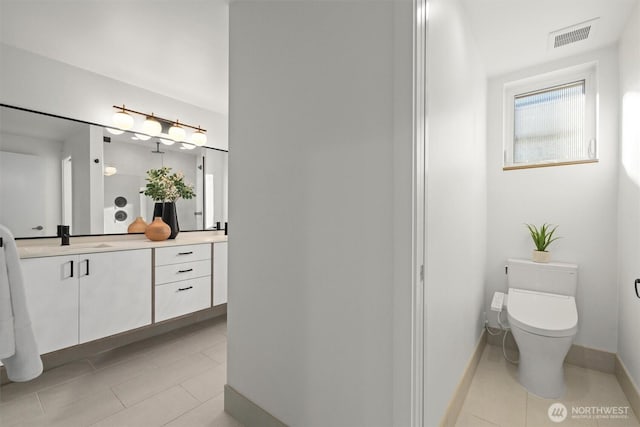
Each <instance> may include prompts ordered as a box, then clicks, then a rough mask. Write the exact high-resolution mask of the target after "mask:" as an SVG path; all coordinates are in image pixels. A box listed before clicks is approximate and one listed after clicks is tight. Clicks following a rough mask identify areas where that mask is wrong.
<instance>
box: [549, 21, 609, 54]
mask: <svg viewBox="0 0 640 427" xmlns="http://www.w3.org/2000/svg"><path fill="white" fill-rule="evenodd" d="M598 19H600V18H594V19H591V20H589V21H586V22H581V23H580V24H576V25H572V26H570V27H566V28H562V29H560V30H557V31H553V32H552V33H549V49H557V48H559V47H562V46H566V45H568V44H572V43H576V42H579V41H582V40H586V39H587V38H588V37H589V36H590V35H591V36H592V35H593V27H594V26H595V24H596V22H597V21H598Z"/></svg>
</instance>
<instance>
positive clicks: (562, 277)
mask: <svg viewBox="0 0 640 427" xmlns="http://www.w3.org/2000/svg"><path fill="white" fill-rule="evenodd" d="M507 280H508V283H509V287H510V288H517V289H526V290H530V291H539V292H548V293H552V294H560V295H569V296H575V295H576V288H577V285H578V266H577V265H576V264H565V263H560V262H549V263H544V264H543V263H539V262H533V261H529V260H524V259H508V260H507Z"/></svg>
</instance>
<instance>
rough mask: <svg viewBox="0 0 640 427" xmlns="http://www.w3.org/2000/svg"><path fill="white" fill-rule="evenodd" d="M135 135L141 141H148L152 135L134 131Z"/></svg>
mask: <svg viewBox="0 0 640 427" xmlns="http://www.w3.org/2000/svg"><path fill="white" fill-rule="evenodd" d="M134 135H135V136H136V137H137V138H138V139H139V140H140V141H148V140H150V139H151V137H150V136H149V135H145V134H144V133H134Z"/></svg>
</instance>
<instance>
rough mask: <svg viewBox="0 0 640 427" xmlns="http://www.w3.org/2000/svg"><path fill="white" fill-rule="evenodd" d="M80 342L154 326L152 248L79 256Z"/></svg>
mask: <svg viewBox="0 0 640 427" xmlns="http://www.w3.org/2000/svg"><path fill="white" fill-rule="evenodd" d="M79 276H80V307H79V313H80V316H79V318H80V321H79V331H80V332H79V334H80V343H84V342H87V341H92V340H95V339H98V338H102V337H106V336H109V335H114V334H117V333H120V332H124V331H127V330H130V329H135V328H138V327H141V326H145V325H149V324H151V249H143V250H132V251H119V252H104V253H95V254H86V255H80V256H79Z"/></svg>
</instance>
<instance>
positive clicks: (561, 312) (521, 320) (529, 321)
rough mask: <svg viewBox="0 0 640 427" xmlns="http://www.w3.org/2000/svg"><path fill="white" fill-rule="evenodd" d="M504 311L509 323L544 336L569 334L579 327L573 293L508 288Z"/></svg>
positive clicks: (565, 335)
mask: <svg viewBox="0 0 640 427" xmlns="http://www.w3.org/2000/svg"><path fill="white" fill-rule="evenodd" d="M507 313H508V314H509V322H510V323H511V326H512V327H517V328H520V329H522V330H524V331H527V332H530V333H532V334H536V335H541V336H546V337H568V336H572V335H575V333H576V331H577V330H578V311H577V309H576V300H575V298H574V297H572V296H567V295H557V294H549V293H545V292H536V291H528V290H523V289H515V288H510V289H509V297H508V302H507Z"/></svg>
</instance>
